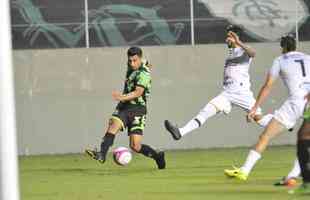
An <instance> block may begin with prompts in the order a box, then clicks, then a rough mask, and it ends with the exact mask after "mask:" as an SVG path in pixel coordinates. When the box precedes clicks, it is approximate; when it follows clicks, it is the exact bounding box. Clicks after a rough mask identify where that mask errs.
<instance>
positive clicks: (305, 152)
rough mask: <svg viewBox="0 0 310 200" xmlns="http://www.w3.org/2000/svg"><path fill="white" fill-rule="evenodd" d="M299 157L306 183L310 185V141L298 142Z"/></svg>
mask: <svg viewBox="0 0 310 200" xmlns="http://www.w3.org/2000/svg"><path fill="white" fill-rule="evenodd" d="M297 155H298V160H299V164H300V168H301V175H302V178H303V182H304V183H310V140H299V141H298V142H297Z"/></svg>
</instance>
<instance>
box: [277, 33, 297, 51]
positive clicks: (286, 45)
mask: <svg viewBox="0 0 310 200" xmlns="http://www.w3.org/2000/svg"><path fill="white" fill-rule="evenodd" d="M280 46H281V47H282V48H283V49H285V50H286V51H287V52H290V51H295V50H296V39H295V36H294V35H292V34H288V35H285V36H282V37H281V41H280Z"/></svg>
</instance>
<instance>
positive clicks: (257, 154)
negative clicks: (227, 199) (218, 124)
mask: <svg viewBox="0 0 310 200" xmlns="http://www.w3.org/2000/svg"><path fill="white" fill-rule="evenodd" d="M284 128H285V127H284V126H283V125H282V123H280V122H279V121H277V120H276V119H272V120H271V122H270V123H269V124H268V125H267V127H266V128H265V130H264V131H263V133H262V134H261V135H260V137H259V140H258V142H257V144H256V146H255V148H254V149H253V150H250V152H249V154H248V156H247V158H246V161H245V163H244V164H243V166H242V167H241V168H234V169H232V170H225V174H226V175H227V176H229V177H235V178H237V179H240V180H246V179H247V177H248V175H249V174H250V172H251V170H252V169H253V167H254V166H255V164H256V163H257V161H258V160H259V159H260V158H261V154H262V153H263V152H264V151H265V149H266V147H267V145H268V144H269V142H270V140H271V139H272V138H274V137H276V136H277V135H279V134H280V133H281V131H282V130H283V129H284Z"/></svg>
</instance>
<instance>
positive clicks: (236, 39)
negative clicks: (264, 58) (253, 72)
mask: <svg viewBox="0 0 310 200" xmlns="http://www.w3.org/2000/svg"><path fill="white" fill-rule="evenodd" d="M228 40H231V41H232V42H233V43H235V44H236V45H238V46H240V47H241V48H242V49H243V50H244V51H245V52H246V54H248V56H249V57H251V58H254V57H255V55H256V52H255V50H254V49H253V48H252V47H250V46H248V45H245V44H244V43H243V42H242V41H241V40H240V39H239V37H238V35H237V34H235V33H234V32H231V31H230V32H229V33H228Z"/></svg>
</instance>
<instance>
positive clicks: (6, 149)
mask: <svg viewBox="0 0 310 200" xmlns="http://www.w3.org/2000/svg"><path fill="white" fill-rule="evenodd" d="M0 19H1V24H0V170H1V171H0V172H1V173H0V180H1V182H0V184H1V185H0V187H1V188H0V199H2V200H19V182H18V159H17V140H16V120H15V98H14V78H13V76H14V75H13V67H12V47H11V24H10V1H9V0H0Z"/></svg>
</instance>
